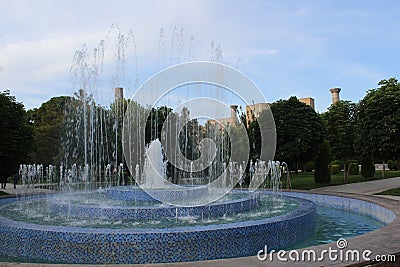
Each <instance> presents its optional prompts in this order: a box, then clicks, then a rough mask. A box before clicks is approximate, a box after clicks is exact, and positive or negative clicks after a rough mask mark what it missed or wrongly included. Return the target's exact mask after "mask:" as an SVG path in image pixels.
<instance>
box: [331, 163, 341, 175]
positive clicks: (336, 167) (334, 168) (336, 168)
mask: <svg viewBox="0 0 400 267" xmlns="http://www.w3.org/2000/svg"><path fill="white" fill-rule="evenodd" d="M339 172H340V165H338V164H332V165H331V174H338V173H339Z"/></svg>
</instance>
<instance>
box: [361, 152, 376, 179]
mask: <svg viewBox="0 0 400 267" xmlns="http://www.w3.org/2000/svg"><path fill="white" fill-rule="evenodd" d="M374 175H375V165H374V163H373V162H372V158H371V157H370V156H366V157H364V159H363V160H361V176H362V177H364V178H373V177H374Z"/></svg>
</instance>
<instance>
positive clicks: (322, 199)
mask: <svg viewBox="0 0 400 267" xmlns="http://www.w3.org/2000/svg"><path fill="white" fill-rule="evenodd" d="M281 195H283V196H291V197H296V198H302V199H307V200H310V201H312V202H314V203H315V204H317V205H318V206H324V207H328V208H329V207H330V208H335V209H341V210H346V211H350V212H355V213H359V214H362V215H364V216H368V217H371V218H373V219H375V220H378V221H380V222H382V223H384V224H389V223H391V222H392V221H394V220H395V219H396V214H395V213H394V212H393V211H392V210H390V209H388V208H385V207H383V206H381V205H379V204H376V203H373V202H370V201H366V200H361V199H357V198H351V197H348V196H346V197H344V196H337V195H329V194H314V193H302V192H288V191H285V192H281Z"/></svg>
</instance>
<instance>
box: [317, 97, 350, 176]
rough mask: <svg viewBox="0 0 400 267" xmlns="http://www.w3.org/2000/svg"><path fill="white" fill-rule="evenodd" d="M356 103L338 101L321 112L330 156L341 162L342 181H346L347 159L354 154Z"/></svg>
mask: <svg viewBox="0 0 400 267" xmlns="http://www.w3.org/2000/svg"><path fill="white" fill-rule="evenodd" d="M356 112H357V105H356V104H354V103H351V102H350V101H338V102H336V103H335V104H332V105H331V106H330V107H329V108H328V111H327V112H325V113H324V114H322V119H323V121H324V123H325V127H326V131H327V132H326V138H327V140H328V142H329V146H330V150H331V157H332V158H333V159H338V160H341V161H342V162H346V164H343V169H344V174H343V175H344V179H343V180H344V181H345V182H348V172H347V169H348V164H347V161H348V159H351V158H352V157H354V155H355V142H356V132H357V131H355V129H356V114H357V113H356Z"/></svg>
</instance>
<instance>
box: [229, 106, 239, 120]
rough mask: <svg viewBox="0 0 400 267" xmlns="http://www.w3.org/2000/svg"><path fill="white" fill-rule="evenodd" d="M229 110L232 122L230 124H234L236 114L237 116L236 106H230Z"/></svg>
mask: <svg viewBox="0 0 400 267" xmlns="http://www.w3.org/2000/svg"><path fill="white" fill-rule="evenodd" d="M230 108H231V120H232V123H235V122H236V120H237V117H236V114H237V108H238V105H230Z"/></svg>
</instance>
